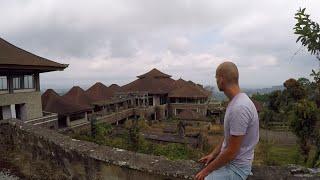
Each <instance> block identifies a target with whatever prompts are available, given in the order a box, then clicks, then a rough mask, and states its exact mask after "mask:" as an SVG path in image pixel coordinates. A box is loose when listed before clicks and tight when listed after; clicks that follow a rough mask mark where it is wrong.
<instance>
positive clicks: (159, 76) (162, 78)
mask: <svg viewBox="0 0 320 180" xmlns="http://www.w3.org/2000/svg"><path fill="white" fill-rule="evenodd" d="M138 78H139V79H137V80H135V81H133V82H131V83H129V84H126V85H124V86H122V87H121V91H125V92H128V91H147V92H148V93H150V94H166V93H169V91H170V90H171V89H172V88H173V86H174V82H175V80H173V79H171V76H170V75H167V74H164V73H162V72H160V71H159V70H157V69H152V70H151V71H149V72H147V73H145V74H143V75H140V76H138Z"/></svg>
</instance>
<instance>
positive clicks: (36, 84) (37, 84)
mask: <svg viewBox="0 0 320 180" xmlns="http://www.w3.org/2000/svg"><path fill="white" fill-rule="evenodd" d="M33 79H34V88H35V89H36V91H40V77H39V73H36V74H34V76H33Z"/></svg>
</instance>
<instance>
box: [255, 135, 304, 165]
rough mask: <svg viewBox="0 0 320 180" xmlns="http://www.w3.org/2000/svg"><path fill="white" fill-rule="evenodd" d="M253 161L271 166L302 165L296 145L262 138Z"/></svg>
mask: <svg viewBox="0 0 320 180" xmlns="http://www.w3.org/2000/svg"><path fill="white" fill-rule="evenodd" d="M254 163H255V164H263V165H271V166H286V165H288V164H299V165H304V163H303V158H302V156H301V153H300V150H299V147H298V146H297V145H280V144H275V143H272V142H266V141H263V140H260V142H259V144H258V145H257V148H256V154H255V162H254Z"/></svg>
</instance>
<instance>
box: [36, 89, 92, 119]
mask: <svg viewBox="0 0 320 180" xmlns="http://www.w3.org/2000/svg"><path fill="white" fill-rule="evenodd" d="M41 101H42V107H43V108H42V109H43V110H44V111H47V112H54V113H58V114H59V115H70V114H76V113H81V112H87V111H90V110H92V108H90V107H87V106H82V105H79V104H73V103H71V102H69V101H67V100H66V99H64V98H62V97H61V96H59V95H58V94H57V93H56V92H55V91H54V90H52V89H48V90H47V91H46V92H45V93H43V94H42V96H41Z"/></svg>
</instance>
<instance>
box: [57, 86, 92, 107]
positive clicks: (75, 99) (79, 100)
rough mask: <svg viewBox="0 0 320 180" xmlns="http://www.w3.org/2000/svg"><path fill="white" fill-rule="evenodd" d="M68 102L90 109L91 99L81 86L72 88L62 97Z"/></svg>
mask: <svg viewBox="0 0 320 180" xmlns="http://www.w3.org/2000/svg"><path fill="white" fill-rule="evenodd" d="M62 97H63V98H64V99H65V100H67V101H68V102H71V103H72V104H78V105H82V106H86V107H88V108H90V102H91V101H90V98H89V97H88V96H87V94H86V93H85V91H84V90H83V89H82V88H80V87H79V86H74V87H72V88H71V89H70V90H69V91H68V92H67V93H66V94H64V95H63V96H62Z"/></svg>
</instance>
